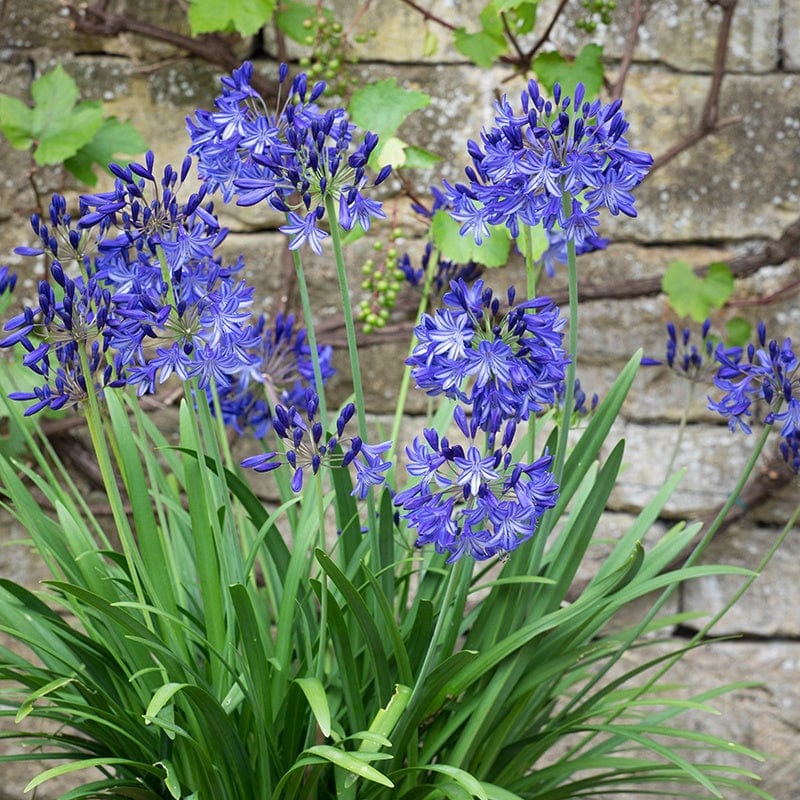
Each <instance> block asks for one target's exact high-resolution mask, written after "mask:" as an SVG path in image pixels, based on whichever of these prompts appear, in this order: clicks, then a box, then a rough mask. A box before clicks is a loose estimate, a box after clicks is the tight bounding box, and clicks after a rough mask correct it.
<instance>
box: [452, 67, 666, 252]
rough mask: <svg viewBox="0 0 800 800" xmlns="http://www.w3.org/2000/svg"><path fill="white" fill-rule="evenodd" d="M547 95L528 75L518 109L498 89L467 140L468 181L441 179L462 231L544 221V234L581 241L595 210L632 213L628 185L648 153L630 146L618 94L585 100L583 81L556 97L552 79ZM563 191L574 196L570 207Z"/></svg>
mask: <svg viewBox="0 0 800 800" xmlns="http://www.w3.org/2000/svg"><path fill="white" fill-rule="evenodd" d="M553 98H554V99H553V101H552V102H551V101H549V100H545V99H544V98H543V97H542V96H541V95H540V94H539V88H538V86H537V85H536V83H535V82H534V81H530V82H529V83H528V87H527V89H526V90H525V91H524V92H523V93H522V95H521V97H520V102H521V106H522V113H521V114H516V113H515V112H514V110H513V109H512V107H511V105H510V103H509V102H508V99H507V98H506V97H505V96H503V98H502V99H501V100H500V101H499V102H498V103H497V104H496V112H497V115H496V117H495V125H494V127H492V128H491V129H489V130H486V129H484V130H483V132H482V134H481V143H480V144H478V143H477V142H474V141H470V142H469V144H468V147H467V149H468V152H469V154H470V156H471V158H472V166H470V167H468V168H467V170H466V175H467V179H468V183H467V184H457V185H456V186H450V185H448V184H445V189H446V194H447V196H448V200H449V201H450V202H451V203H452V206H453V211H452V214H453V217H454V218H455V219H457V220H458V221H459V222H461V223H462V226H461V233H462V235H466V234H468V233H471V234H472V235H473V237H474V238H475V241H476V242H478V243H480V241H481V240H482V238H483V237H485V236H487V235H489V230H490V229H489V226H490V225H505V226H506V227H507V228H508V229H509V231H510V232H511V234H512V236H514V237H517V236H518V234H519V230H520V225H530V226H536V225H538V224H539V223H543V225H544V227H545V229H546V231H548V233H552V232H557V231H558V230H559V229H560V230H563V231H564V233H565V234H566V236H567V237H569V238H571V239H574V241H575V244H576V246H578V247H583V246H584V243H586V242H591V241H592V240H593V239H595V237H596V236H597V226H598V223H599V215H598V211H599V209H601V208H606V209H608V211H609V212H610V213H612V214H615V215H616V214H619V213H623V214H626V215H628V216H635V215H636V209H635V206H634V197H633V194H632V189H634V188H635V187H636V186H637V185H638V184H639V183H641V181H642V180H643V178H644V177H645V175H647V173H648V171H649V170H650V167H651V165H652V163H653V159H652V157H651V156H650V155H649V154H647V153H643V152H640V151H637V150H632V149H631V148H630V147H629V146H628V143H627V141H626V140H625V138H624V136H623V134H624V133H625V132H626V130H627V128H628V123H627V122H626V121H625V115H624V114H623V112H622V110H621V107H620V106H621V103H620V101H615V102H613V103H610V104H608V105H603V104H602V103H601V102H600V101H599V100H595V101H594V102H591V103H589V102H584V101H583V98H584V87H583V85H582V84H578V86H577V87H576V89H575V97H574V99H571V98H569V97H563V98H562V96H561V89H560V87H559V85H558V84H556V86H555V88H554V90H553ZM565 193H569V195H570V196H571V197H572V204H571V209H570V211H569V212H565V211H564V208H563V205H562V196H563V195H564V194H565ZM578 198H582V199H580V200H579V199H578Z"/></svg>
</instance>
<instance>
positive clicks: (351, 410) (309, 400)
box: [242, 388, 391, 500]
mask: <svg viewBox="0 0 800 800" xmlns="http://www.w3.org/2000/svg"><path fill="white" fill-rule="evenodd" d="M318 408H319V396H318V395H317V393H316V392H315V391H314V390H313V389H311V388H307V389H306V391H305V397H304V402H303V403H302V404H298V405H297V406H294V405H291V406H284V405H280V404H279V405H277V406H275V410H274V414H273V419H272V425H273V427H274V429H275V433H276V434H277V435H278V437H279V438H280V439H282V440H283V442H284V446H285V451H284V453H278V452H277V451H269V452H267V453H260V454H259V455H256V456H250V457H249V458H246V459H244V461H242V466H243V467H247V468H249V469H254V470H255V471H256V472H271V471H272V470H273V469H277V468H278V467H280V466H281V465H282V464H284V463H286V464H288V465H289V466H290V467H291V468H292V469H293V470H294V473H293V475H292V480H291V486H292V491H294V492H299V491H300V490H301V489H302V488H303V478H304V475H305V470H309V469H310V470H311V472H312V474H314V475H316V474H317V473H318V472H319V471H320V469H322V468H323V467H327V468H328V469H341V468H346V467H348V466H349V465H350V464H353V466H354V467H355V470H356V485H355V488H354V489H353V492H352V493H353V494H354V495H357V496H358V497H359V498H360V499H362V500H363V499H364V498H366V496H367V494H368V493H369V489H370V487H371V486H377V485H378V484H380V483H382V482H383V480H384V477H385V476H384V474H383V473H384V472H386V470H388V469H389V467H391V463H390V462H388V461H384V460H383V459H382V458H381V454H382V453H385V452H386V451H387V450H388V449H389V447H390V445H391V443H390V442H381V443H380V444H375V445H370V444H367V443H366V442H364V441H362V439H361V438H360V437H358V436H353V437H350V438H342V437H343V434H344V432H345V429H346V427H347V424H348V423H349V422H350V420H351V419H352V418H353V415H354V414H355V406H354V405H353V404H352V403H348V404H347V405H346V406H345V407H344V408H343V409H342V411H341V412H340V414H339V416H338V418H337V420H336V434H335V435H332V436H330V435H326V434H325V431H324V430H323V428H322V423H321V422H319V421H318V420H317V419H316V415H317V410H318Z"/></svg>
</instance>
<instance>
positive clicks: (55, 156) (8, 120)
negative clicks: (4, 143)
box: [0, 64, 103, 166]
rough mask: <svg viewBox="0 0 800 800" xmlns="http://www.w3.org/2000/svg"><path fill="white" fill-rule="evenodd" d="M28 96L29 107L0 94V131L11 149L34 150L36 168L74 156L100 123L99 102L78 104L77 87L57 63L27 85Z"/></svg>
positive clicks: (101, 118) (90, 138)
mask: <svg viewBox="0 0 800 800" xmlns="http://www.w3.org/2000/svg"><path fill="white" fill-rule="evenodd" d="M31 97H32V98H33V102H34V105H33V108H29V107H28V106H26V105H25V104H24V103H22V102H20V101H19V100H17V99H15V98H13V97H9V96H8V95H0V131H2V132H3V134H4V135H5V136H6V138H7V139H8V141H9V143H10V144H11V146H12V147H15V148H17V149H19V150H28V149H30V148H31V147H34V148H35V149H34V153H33V159H34V161H35V162H36V163H37V164H39V165H40V166H42V165H45V164H60V163H61V162H63V161H64V160H65V159H67V158H70V157H71V156H74V155H75V154H76V153H77V152H78V150H80V148H81V147H83V146H84V145H85V144H87V143H88V142H90V141H91V140H92V137H93V136H94V135H95V134H96V133H97V131H98V130H100V126H101V125H102V124H103V107H102V103H99V102H95V103H89V102H83V103H79V102H78V85H77V84H76V83H75V81H74V80H73V79H72V78H71V77H70V76H69V75H68V74H67V73H66V72H65V71H64V68H63V67H62V66H61V65H60V64H59V66H57V67H56V68H55V69H54V70H52V72H48V73H46V74H44V75H42V76H41V77H40V78H38V79H37V80H35V81H34V82H33V83H32V84H31Z"/></svg>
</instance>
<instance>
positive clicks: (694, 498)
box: [609, 422, 755, 518]
mask: <svg viewBox="0 0 800 800" xmlns="http://www.w3.org/2000/svg"><path fill="white" fill-rule="evenodd" d="M676 435H677V431H676V428H675V426H674V425H659V424H654V425H641V424H638V423H634V422H620V423H618V424H616V425H615V427H614V428H612V434H611V436H610V439H609V446H610V444H613V443H614V442H615V441H616V439H617V438H618V437H619V438H624V439H625V445H626V447H625V460H626V463H628V464H630V465H632V467H631V468H629V469H625V470H623V471H622V473H621V475H620V478H619V481H618V483H617V485H616V487H615V489H614V491H613V492H612V494H611V506H612V507H613V508H615V509H618V510H621V511H630V510H638V509H640V508H643V507H644V506H645V505H646V504H647V503H648V502H649V501H650V499H652V497H653V495H654V494H655V493H656V492H657V491H658V490H659V489H660V488H661V486H662V485H663V484H664V481H665V480H666V476H667V468H668V466H669V463H670V459H671V454H672V451H673V449H674V448H675V442H676V438H677V436H676ZM753 438H754V437H752V436H749V437H748V436H742V435H739V436H734V435H733V434H731V433H730V431H729V430H728V429H727V427H725V426H724V425H719V426H716V427H711V426H705V425H703V426H699V425H698V426H695V428H694V429H692V430H690V431H687V432H686V434H685V435H684V436H683V439H682V440H681V442H680V446H679V448H678V452H677V455H676V456H675V461H674V466H673V468H674V469H675V470H680V469H685V470H686V475H685V477H684V479H683V481H682V483H681V485H680V486H679V488H678V490H677V491H676V492H675V493H674V494H673V496H672V498H671V499H670V500H669V502H668V503H667V505H666V507H665V513H666V514H667V515H668V516H670V517H679V518H683V517H686V516H694V515H698V516H699V515H702V514H703V512H704V511H707V510H708V509H709V508H713V507H715V506H716V505H719V504H722V503H724V502H725V500H726V498H727V496H728V493H729V492H730V491H731V489H733V487H734V485H735V483H736V479H737V478H738V476H739V475H740V474H741V472H742V469H743V468H744V466H745V463H746V462H747V459H748V457H749V455H750V453H752V450H753V446H754V444H755V442H754V441H753ZM633 465H635V466H633Z"/></svg>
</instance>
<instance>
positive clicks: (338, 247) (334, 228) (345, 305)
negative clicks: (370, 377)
mask: <svg viewBox="0 0 800 800" xmlns="http://www.w3.org/2000/svg"><path fill="white" fill-rule="evenodd" d="M325 213H326V214H327V215H328V220H329V221H330V226H331V241H332V242H333V255H334V260H335V261H336V276H337V278H338V280H339V292H340V294H341V298H342V313H343V314H344V327H345V333H346V334H347V352H348V355H349V356H350V375H351V377H352V379H353V395H354V402H355V406H356V414H357V416H358V435H359V436H360V437H361V441H363V442H366V441H367V439H368V434H367V411H366V408H365V405H364V387H363V384H362V382H361V363H360V360H359V357H358V343H357V342H356V325H355V321H354V320H353V309H352V307H351V305H350V289H349V285H348V283H347V270H346V269H345V264H344V251H343V250H342V236H341V231H340V229H339V217H338V215H337V213H336V203H335V202H334V200H333V197H331V195H330V194H328V195H327V196H326V197H325ZM367 526H368V529H369V532H370V537H371V539H372V545H373V549H372V552H373V554H374V555H375V557H376V558H380V556H379V555H378V554H379V553H380V548H379V543H378V526H377V524H376V519H375V498H374V496H373V493H372V492H369V494H368V495H367ZM382 566H387V565H382Z"/></svg>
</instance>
